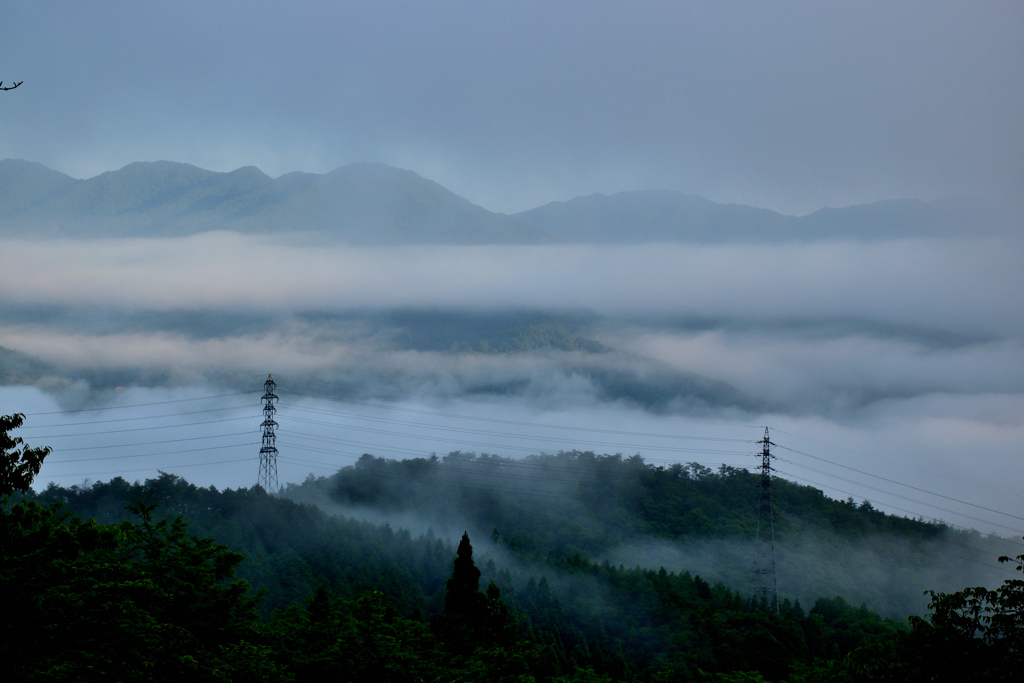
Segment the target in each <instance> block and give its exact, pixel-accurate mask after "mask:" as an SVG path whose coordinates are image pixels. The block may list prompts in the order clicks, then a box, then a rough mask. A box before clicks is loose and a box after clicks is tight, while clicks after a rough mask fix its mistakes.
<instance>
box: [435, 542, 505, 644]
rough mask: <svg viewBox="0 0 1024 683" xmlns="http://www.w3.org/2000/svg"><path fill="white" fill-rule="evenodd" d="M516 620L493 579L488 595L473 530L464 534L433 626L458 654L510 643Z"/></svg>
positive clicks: (439, 635) (438, 634)
mask: <svg viewBox="0 0 1024 683" xmlns="http://www.w3.org/2000/svg"><path fill="white" fill-rule="evenodd" d="M512 626H513V623H512V621H511V620H510V618H509V613H508V608H507V607H506V606H505V603H504V601H503V600H502V599H501V591H499V590H498V587H497V586H496V585H494V583H493V582H492V583H491V585H490V586H488V588H487V595H484V594H483V593H482V592H481V591H480V570H479V569H478V568H477V566H476V564H475V563H474V562H473V546H472V544H471V543H470V542H469V534H468V533H464V534H462V541H460V542H459V549H458V551H457V553H456V556H455V566H454V568H453V570H452V578H450V579H448V591H447V593H446V594H445V596H444V614H443V615H442V616H439V617H436V618H435V619H434V621H433V622H432V627H433V630H434V632H435V633H436V634H437V636H438V637H439V638H440V639H441V640H442V641H443V642H444V643H445V645H446V646H447V647H448V649H449V651H451V652H452V653H454V654H459V655H468V654H470V653H472V652H473V650H474V649H476V648H477V647H480V646H494V645H500V646H504V645H508V644H510V643H511V641H512V640H513V638H514V628H512Z"/></svg>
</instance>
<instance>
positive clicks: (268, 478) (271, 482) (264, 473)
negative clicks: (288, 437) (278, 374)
mask: <svg viewBox="0 0 1024 683" xmlns="http://www.w3.org/2000/svg"><path fill="white" fill-rule="evenodd" d="M276 388H277V383H276V382H274V376H273V375H267V381H266V382H264V383H263V424H262V425H260V426H261V427H263V446H262V447H261V448H260V474H259V478H258V479H257V480H256V485H257V486H262V487H263V490H264V491H266V492H267V493H274V492H276V491H277V489H278V483H277V435H275V434H274V427H276V426H277V422H275V421H274V414H275V413H276V412H277V408H275V407H274V403H276V402H277V395H276V394H274V389H276Z"/></svg>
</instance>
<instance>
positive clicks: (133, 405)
mask: <svg viewBox="0 0 1024 683" xmlns="http://www.w3.org/2000/svg"><path fill="white" fill-rule="evenodd" d="M247 394H249V392H248V391H236V392H233V393H230V394H216V395H214V396H199V397H196V398H179V399H175V400H172V401H154V402H152V403H127V404H125V405H120V406H105V407H102V408H80V409H78V410H54V411H51V412H48V413H25V417H35V416H38V415H70V414H72V413H91V412H94V411H97V410H119V409H121V408H141V407H143V406H162V405H167V404H169V403H188V402H189V401H208V400H210V399H214V398H226V397H228V396H245V395H247Z"/></svg>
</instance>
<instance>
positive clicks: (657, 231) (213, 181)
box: [0, 159, 998, 246]
mask: <svg viewBox="0 0 1024 683" xmlns="http://www.w3.org/2000/svg"><path fill="white" fill-rule="evenodd" d="M996 223H998V219H997V218H996V217H995V214H993V213H992V212H991V211H988V209H987V208H986V207H985V206H984V205H982V204H981V203H980V202H975V201H970V200H963V199H941V200H937V201H934V202H922V201H917V200H910V199H906V200H893V201H884V202H877V203H874V204H866V205H860V206H852V207H847V208H841V209H821V210H820V211H816V212H815V213H813V214H810V215H808V216H801V217H797V216H786V215H783V214H780V213H776V212H774V211H770V210H768V209H758V208H754V207H751V206H743V205H739V204H718V203H715V202H712V201H710V200H707V199H703V198H701V197H696V196H693V195H686V194H683V193H681V192H675V191H670V190H651V191H637V192H620V193H618V194H613V195H603V194H593V195H589V196H586V197H577V198H575V199H572V200H569V201H566V202H551V203H550V204H546V205H544V206H541V207H538V208H535V209H531V210H529V211H524V212H521V213H518V214H513V215H506V214H501V213H494V212H492V211H488V210H487V209H484V208H482V207H480V206H477V205H475V204H473V203H472V202H470V201H469V200H467V199H464V198H463V197H460V196H458V195H456V194H455V193H453V192H451V191H449V190H447V189H445V188H444V187H442V186H441V185H439V184H438V183H435V182H434V181H431V180H428V179H426V178H423V177H422V176H419V175H417V174H416V173H414V172H412V171H407V170H402V169H397V168H393V167H391V166H386V165H384V164H374V163H358V164H351V165H348V166H343V167H341V168H338V169H336V170H334V171H331V172H330V173H326V174H315V173H301V172H294V173H288V174H285V175H283V176H281V177H279V178H271V177H269V176H267V175H266V174H265V173H263V172H262V171H260V170H259V169H258V168H256V167H254V166H246V167H243V168H239V169H237V170H234V171H231V172H227V173H223V172H216V171H208V170H205V169H201V168H198V167H196V166H192V165H189V164H183V163H177V162H170V161H154V162H135V163H132V164H129V165H127V166H125V167H124V168H121V169H119V170H116V171H110V172H107V173H103V174H100V175H98V176H96V177H94V178H89V179H86V180H77V179H74V178H72V177H70V176H67V175H65V174H63V173H60V172H58V171H54V170H52V169H49V168H47V167H46V166H44V165H42V164H39V163H35V162H29V161H21V160H15V159H6V160H3V161H0V237H28V238H34V239H40V238H42V239H46V238H51V237H74V238H89V239H95V238H112V237H173V236H182V235H191V234H196V233H201V232H207V231H210V230H230V231H234V232H239V233H244V234H280V233H293V232H310V233H316V234H318V235H320V236H321V238H322V239H323V240H325V241H327V242H331V243H342V244H350V245H363V246H393V245H403V244H410V245H412V244H543V243H552V242H556V243H590V244H594V243H598V244H600V243H604V244H630V243H643V242H695V243H715V242H727V241H779V240H816V239H885V238H896V237H910V236H923V235H939V234H950V233H957V232H964V231H966V230H976V229H987V228H990V227H991V226H992V225H994V224H996Z"/></svg>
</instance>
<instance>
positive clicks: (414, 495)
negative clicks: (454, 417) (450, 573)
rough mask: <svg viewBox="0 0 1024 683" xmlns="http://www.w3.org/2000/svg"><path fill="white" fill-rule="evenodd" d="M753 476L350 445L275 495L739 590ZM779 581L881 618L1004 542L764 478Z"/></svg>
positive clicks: (949, 581) (744, 574) (796, 592)
mask: <svg viewBox="0 0 1024 683" xmlns="http://www.w3.org/2000/svg"><path fill="white" fill-rule="evenodd" d="M758 484H759V478H758V475H755V474H753V473H750V472H748V471H747V470H744V469H736V468H730V467H722V468H721V469H719V470H718V471H712V470H710V469H708V468H706V467H702V466H700V465H696V464H690V465H682V464H676V465H671V466H655V465H653V464H650V463H646V462H644V460H643V459H642V458H641V457H639V456H633V457H627V458H623V457H621V456H618V455H615V456H608V455H604V456H599V455H595V454H594V453H590V452H580V451H573V452H568V453H560V454H557V455H538V456H531V457H528V458H525V459H520V460H515V459H507V458H501V457H496V456H489V455H481V456H476V455H474V454H469V453H459V452H455V453H451V454H449V455H447V456H445V457H444V458H430V459H409V460H402V461H395V460H386V459H382V458H375V457H373V456H370V455H364V456H363V457H362V459H360V460H359V461H358V462H357V463H356V464H355V465H353V466H350V467H346V468H343V469H341V470H339V471H338V472H337V473H336V474H334V475H332V476H330V477H325V478H320V479H313V478H310V479H308V480H307V481H306V482H304V483H303V484H301V485H290V486H288V487H287V488H286V489H285V491H284V495H285V496H286V497H289V498H292V499H294V500H297V501H302V502H307V503H315V504H319V505H321V506H324V507H325V508H326V509H331V510H337V511H342V512H345V513H347V514H354V515H357V516H360V515H367V516H368V517H369V518H372V519H391V520H394V521H395V522H396V523H398V522H399V521H401V522H402V523H405V524H410V523H417V520H418V523H419V524H420V525H423V526H424V527H425V526H427V525H429V526H432V527H433V528H434V529H435V530H441V529H447V530H449V533H454V532H457V531H461V530H462V529H463V528H467V529H469V530H470V531H471V532H472V533H474V534H476V535H491V534H493V533H494V532H495V531H497V535H498V538H500V539H501V543H500V546H501V547H502V548H503V549H504V550H505V551H506V552H508V553H510V554H511V555H512V556H514V557H515V558H517V559H518V560H519V561H524V562H536V561H540V560H543V559H545V558H548V557H552V556H556V557H571V556H575V555H579V556H580V557H582V558H586V559H588V560H592V561H598V562H600V561H604V560H609V561H611V562H612V563H613V564H616V565H617V564H623V565H625V566H637V565H640V566H646V567H652V568H655V569H657V568H658V567H660V566H663V565H664V566H666V567H668V568H670V569H676V570H684V569H688V570H691V571H698V572H699V573H701V574H702V575H704V576H705V577H708V578H711V579H712V580H721V581H724V582H725V583H726V584H727V585H730V586H733V587H736V588H743V587H745V586H746V585H747V582H748V571H749V568H750V553H751V552H752V546H751V543H752V540H753V538H754V531H755V524H756V514H755V510H756V503H757V495H758ZM774 484H775V485H774V494H773V497H774V503H775V513H776V514H775V535H776V539H777V550H778V558H779V582H780V591H781V592H782V594H783V595H788V596H789V597H791V598H794V599H801V600H804V601H807V600H813V599H814V598H815V597H820V596H821V595H830V594H841V595H844V596H845V597H847V598H848V599H851V600H853V601H855V602H857V603H858V604H859V603H861V602H865V603H867V604H868V605H869V606H870V607H871V608H873V609H876V610H878V611H880V612H882V613H884V614H888V615H892V616H900V617H901V616H903V615H907V614H912V613H919V612H920V611H922V610H923V609H924V607H925V604H926V599H925V598H924V596H923V593H924V591H925V590H927V589H929V588H933V589H937V590H953V589H955V588H957V587H959V586H962V585H964V584H979V585H992V584H993V583H998V582H999V581H1001V580H1002V579H1003V578H1006V576H1007V570H1005V568H1002V567H1000V566H998V565H997V564H996V563H995V562H993V561H992V560H991V558H993V557H995V556H996V555H999V554H1001V553H1006V552H1007V551H1008V550H1009V549H1012V547H1013V546H1012V545H1009V544H1008V542H1007V541H1005V540H999V539H988V538H986V537H983V536H981V535H980V534H977V533H973V532H963V531H959V530H956V529H953V528H950V527H948V526H945V525H942V524H934V523H930V522H925V521H918V520H912V519H907V518H904V517H900V516H895V515H889V514H885V513H883V512H881V511H879V510H876V509H874V508H873V507H872V506H871V505H870V503H867V502H862V503H860V504H855V503H854V502H853V501H852V500H847V501H839V500H833V499H830V498H828V497H826V496H824V495H823V494H822V492H821V491H820V490H818V489H815V488H813V487H810V486H803V485H799V484H796V483H793V482H790V481H787V480H785V479H782V478H776V479H775V482H774Z"/></svg>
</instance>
